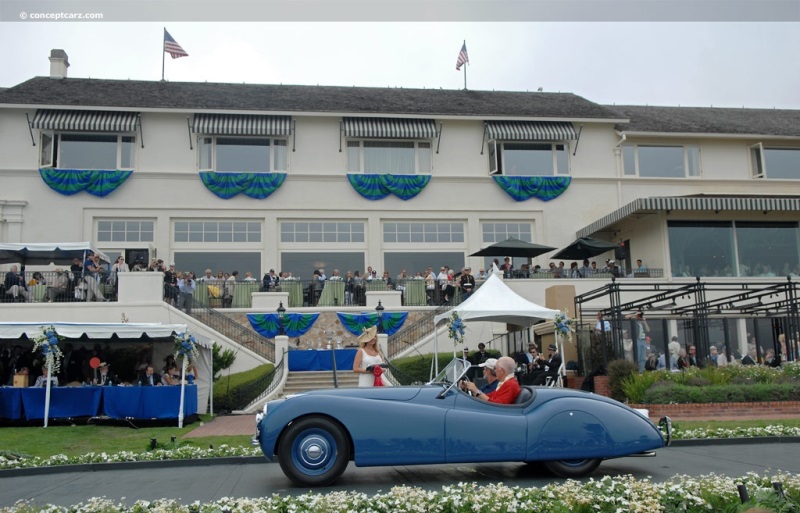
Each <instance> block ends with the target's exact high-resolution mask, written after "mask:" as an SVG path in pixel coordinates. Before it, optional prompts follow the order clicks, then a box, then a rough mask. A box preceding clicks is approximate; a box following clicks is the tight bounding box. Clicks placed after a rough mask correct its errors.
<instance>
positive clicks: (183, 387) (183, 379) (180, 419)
mask: <svg viewBox="0 0 800 513" xmlns="http://www.w3.org/2000/svg"><path fill="white" fill-rule="evenodd" d="M187 359H188V358H187V356H186V355H184V356H183V365H182V366H181V405H180V410H178V427H179V428H182V427H183V396H184V394H185V392H186V360H187Z"/></svg>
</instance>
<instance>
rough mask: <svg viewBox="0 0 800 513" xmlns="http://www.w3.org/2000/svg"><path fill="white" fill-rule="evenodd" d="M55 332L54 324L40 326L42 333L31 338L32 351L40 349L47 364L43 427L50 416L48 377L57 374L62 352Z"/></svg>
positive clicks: (59, 338) (59, 337)
mask: <svg viewBox="0 0 800 513" xmlns="http://www.w3.org/2000/svg"><path fill="white" fill-rule="evenodd" d="M62 338H64V337H62V336H60V335H59V334H58V333H57V332H56V328H55V327H54V326H52V325H51V326H47V327H44V326H43V327H42V334H41V335H39V336H38V337H36V338H35V339H34V340H33V351H34V352H36V351H41V352H42V355H43V356H44V364H45V366H47V381H46V383H47V384H46V387H47V388H46V390H45V396H44V427H47V423H48V419H49V417H50V387H51V383H50V378H51V377H52V376H55V375H57V374H58V371H59V370H60V369H61V359H62V358H64V354H63V353H62V352H61V348H59V347H58V341H59V340H61V339H62Z"/></svg>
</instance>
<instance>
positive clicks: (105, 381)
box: [94, 362, 120, 387]
mask: <svg viewBox="0 0 800 513" xmlns="http://www.w3.org/2000/svg"><path fill="white" fill-rule="evenodd" d="M110 366H111V365H110V364H108V363H106V362H102V363H101V364H100V367H99V369H100V374H98V375H97V379H95V380H94V384H95V385H97V386H101V387H105V386H116V385H119V383H120V381H119V378H118V377H117V375H116V374H114V373H113V372H111V371H110V370H109V367H110Z"/></svg>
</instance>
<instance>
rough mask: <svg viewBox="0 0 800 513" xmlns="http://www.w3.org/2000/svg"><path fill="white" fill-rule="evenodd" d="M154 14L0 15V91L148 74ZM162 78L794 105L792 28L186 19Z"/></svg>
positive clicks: (156, 42)
mask: <svg viewBox="0 0 800 513" xmlns="http://www.w3.org/2000/svg"><path fill="white" fill-rule="evenodd" d="M163 28H164V24H163V23H157V24H156V23H145V22H140V23H19V22H18V23H9V22H5V23H0V48H1V49H2V51H0V70H2V71H0V87H10V86H13V85H15V84H18V83H20V82H23V81H25V80H27V79H29V78H31V77H34V76H43V75H48V74H49V62H48V56H49V54H50V50H51V49H53V48H61V49H63V50H65V51H66V52H67V54H68V55H69V62H70V68H69V76H70V77H82V78H85V77H92V78H113V79H133V80H159V79H160V78H161V56H162V51H161V49H162V33H163ZM166 28H167V30H168V31H169V32H170V34H171V35H172V36H173V37H174V38H175V40H176V41H177V42H178V43H179V44H180V45H181V46H182V47H183V48H184V49H185V50H186V51H187V52H188V53H189V57H184V58H181V59H176V60H173V59H171V58H170V57H169V56H167V57H166V79H167V80H170V81H209V82H247V83H283V84H309V85H314V84H319V85H344V86H376V87H387V86H388V87H409V88H445V89H460V88H463V87H464V76H463V73H462V72H458V71H456V70H455V63H456V58H457V56H458V52H459V50H460V48H461V44H462V41H463V40H466V43H467V49H468V52H469V59H470V64H469V66H468V67H467V87H468V88H469V89H479V90H492V89H494V90H508V91H525V90H530V91H535V90H537V89H538V88H539V87H541V88H543V90H544V91H560V92H571V93H575V94H578V95H580V96H583V97H585V98H587V99H589V100H591V101H594V102H597V103H603V104H636V105H645V104H649V105H683V106H710V105H714V106H721V107H742V106H745V107H757V108H773V107H776V108H791V109H800V59H799V58H798V53H800V24H798V23H755V22H752V23H720V22H717V23H648V22H639V23H575V22H572V23H567V22H563V23H528V22H526V23H494V22H484V23H441V22H440V23H413V22H405V23H290V22H283V23H187V22H170V23H169V24H167V26H166Z"/></svg>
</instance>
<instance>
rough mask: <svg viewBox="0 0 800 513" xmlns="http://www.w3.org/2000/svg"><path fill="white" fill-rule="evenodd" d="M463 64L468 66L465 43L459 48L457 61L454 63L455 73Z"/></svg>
mask: <svg viewBox="0 0 800 513" xmlns="http://www.w3.org/2000/svg"><path fill="white" fill-rule="evenodd" d="M464 64H469V55H467V42H466V41H464V44H463V45H462V46H461V51H460V52H458V60H457V61H456V71H459V70H460V69H461V66H463V65H464Z"/></svg>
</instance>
